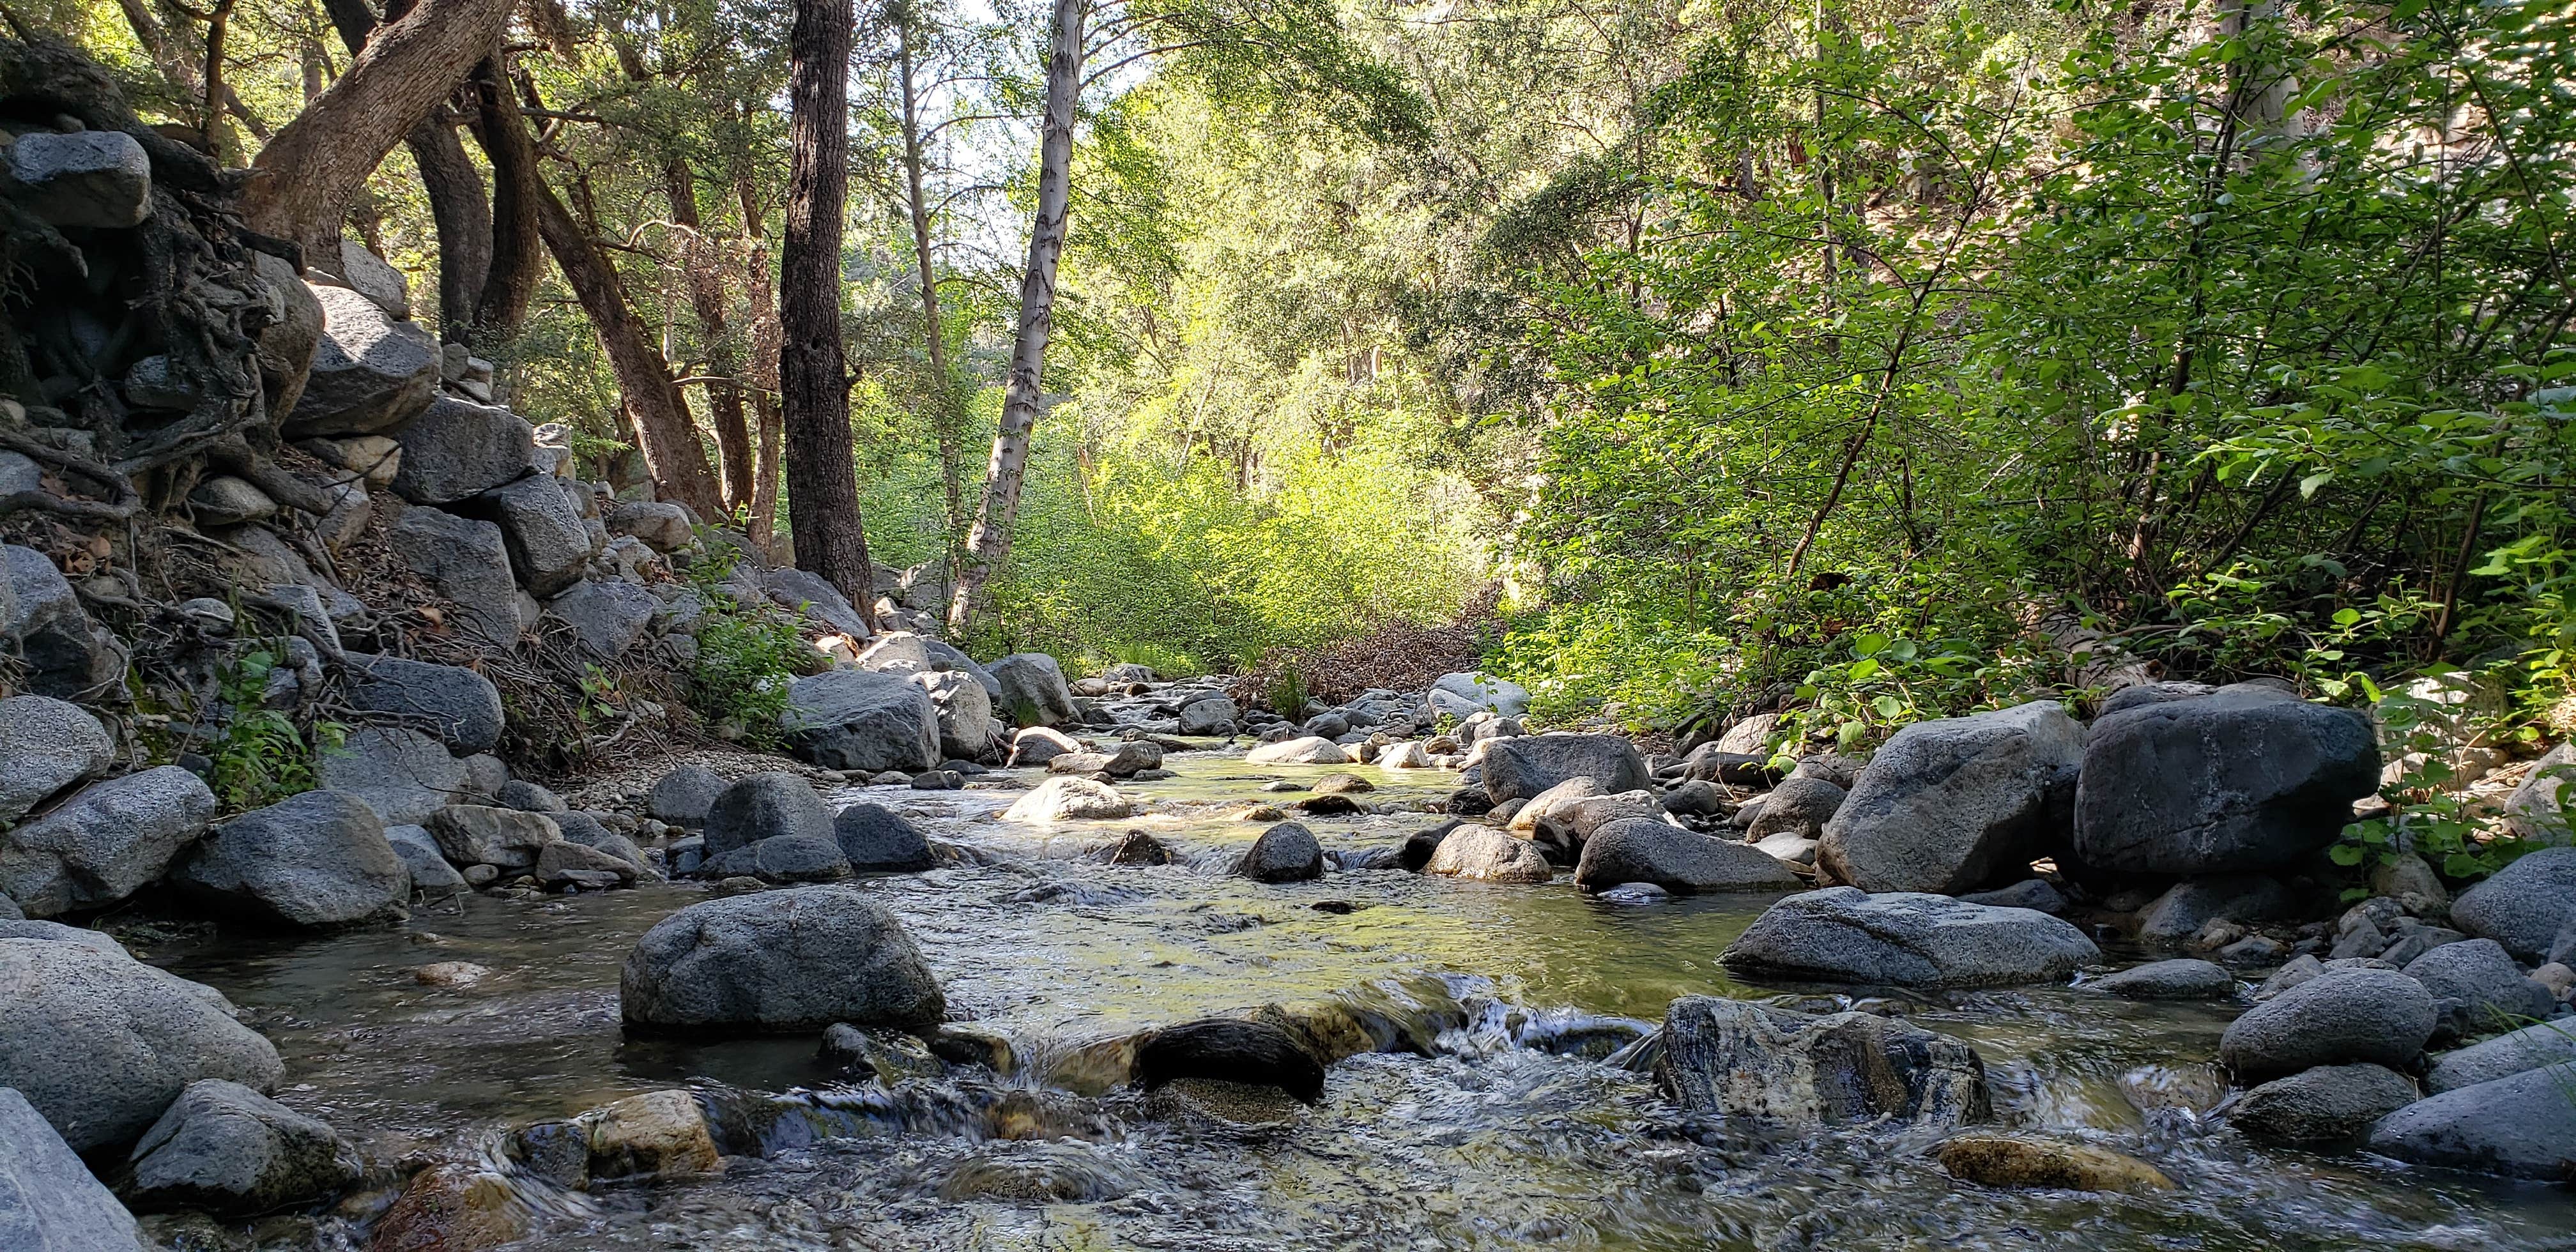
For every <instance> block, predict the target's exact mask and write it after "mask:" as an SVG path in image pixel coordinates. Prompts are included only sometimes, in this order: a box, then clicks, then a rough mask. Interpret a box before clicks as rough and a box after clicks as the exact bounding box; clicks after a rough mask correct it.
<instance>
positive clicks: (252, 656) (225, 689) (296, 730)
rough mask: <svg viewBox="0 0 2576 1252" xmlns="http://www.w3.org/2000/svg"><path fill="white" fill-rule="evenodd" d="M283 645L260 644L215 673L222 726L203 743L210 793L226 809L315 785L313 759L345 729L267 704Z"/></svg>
mask: <svg viewBox="0 0 2576 1252" xmlns="http://www.w3.org/2000/svg"><path fill="white" fill-rule="evenodd" d="M284 652H285V648H284V646H283V645H282V644H278V645H267V644H263V645H261V646H258V647H254V648H252V649H251V650H249V651H247V652H244V653H242V654H240V655H239V656H238V657H235V658H234V659H233V660H231V661H229V662H227V663H226V664H225V665H224V666H223V667H222V668H221V669H220V670H219V671H218V672H217V674H216V682H217V689H218V691H219V693H220V695H221V698H222V699H223V702H224V713H223V726H222V729H221V730H220V731H219V732H218V733H217V734H216V736H215V738H214V740H213V741H212V742H211V743H208V744H207V745H206V756H207V759H208V760H210V761H211V762H212V763H213V768H212V769H210V770H209V771H208V781H209V782H210V783H211V784H212V786H213V790H214V793H215V798H216V799H217V800H218V801H220V802H222V804H223V806H224V809H225V810H226V811H227V812H234V813H239V812H243V811H246V810H249V809H256V808H261V807H263V806H266V805H270V804H274V803H276V802H278V801H280V800H283V799H285V798H287V797H288V796H291V795H295V794H297V793H299V792H305V791H311V790H312V789H313V788H314V787H316V786H318V785H320V782H319V779H318V778H317V777H316V770H315V767H316V764H317V762H318V761H319V759H320V757H321V756H322V755H323V754H325V753H330V752H337V751H339V750H340V747H341V745H342V743H343V742H344V741H345V739H346V737H347V733H348V728H347V727H345V726H342V725H341V724H339V723H337V722H327V721H326V722H318V723H315V724H314V726H313V727H312V729H311V730H309V731H308V730H305V729H302V728H300V727H298V726H297V725H296V724H295V719H294V718H292V717H289V716H287V715H286V714H285V713H283V712H280V711H278V710H276V709H272V708H269V707H267V704H266V697H267V694H268V679H269V675H270V674H272V673H274V672H275V671H276V669H277V666H278V664H279V660H280V658H281V657H282V656H283V655H284Z"/></svg>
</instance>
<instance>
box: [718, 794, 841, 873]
mask: <svg viewBox="0 0 2576 1252" xmlns="http://www.w3.org/2000/svg"><path fill="white" fill-rule="evenodd" d="M705 827H706V829H705V832H704V833H705V835H706V839H707V859H708V860H710V861H712V860H714V859H716V858H717V857H721V856H723V855H724V854H725V853H728V852H731V851H733V850H734V849H736V848H747V847H750V846H751V845H753V844H755V843H758V842H760V841H761V840H763V839H772V838H776V837H778V836H780V835H804V836H807V837H809V838H816V839H825V840H829V839H830V838H831V837H832V810H831V809H829V808H827V807H825V806H824V804H823V798H822V797H821V796H818V795H815V794H814V788H813V787H812V786H811V785H809V784H808V783H806V781H805V780H804V779H802V778H799V777H797V776H796V775H794V774H785V773H768V774H753V775H751V776H750V777H748V778H744V779H742V780H740V781H738V782H735V783H734V784H733V785H731V786H729V787H726V788H725V789H724V790H723V791H722V792H720V793H718V794H717V796H716V798H715V802H714V803H712V804H709V805H708V806H707V815H706V821H705Z"/></svg>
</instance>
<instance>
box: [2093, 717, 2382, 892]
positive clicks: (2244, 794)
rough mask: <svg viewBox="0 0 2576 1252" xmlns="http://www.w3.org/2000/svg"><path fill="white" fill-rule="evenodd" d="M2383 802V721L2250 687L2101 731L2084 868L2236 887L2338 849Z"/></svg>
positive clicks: (2096, 737)
mask: <svg viewBox="0 0 2576 1252" xmlns="http://www.w3.org/2000/svg"><path fill="white" fill-rule="evenodd" d="M2378 789H2379V743H2378V739H2377V736H2376V733H2375V731H2374V730H2373V728H2372V725H2371V722H2370V719H2369V718H2368V717H2367V716H2365V715H2363V714H2361V713H2358V712H2355V711H2353V710H2351V709H2338V708H2332V707H2329V706H2327V705H2322V704H2310V703H2308V702H2307V701H2304V700H2301V699H2299V698H2298V697H2296V696H2293V695H2290V694H2288V693H2287V692H2283V691H2281V690H2279V689H2277V688H2273V687H2267V686H2257V685H2252V684H2243V683H2240V684H2238V685H2236V686H2232V687H2223V688H2220V689H2219V690H2218V691H2216V692H2213V693H2211V694H2209V695H2207V696H2201V697H2198V698H2193V699H2181V700H2166V701H2161V702H2156V703H2149V704H2144V705H2139V706H2135V707H2130V708H2127V709H2124V710H2123V711H2121V712H2118V713H2114V714H2111V715H2110V716H2107V717H2104V718H2102V719H2100V720H2099V721H2096V722H2095V723H2094V724H2093V729H2092V733H2091V735H2090V736H2089V737H2088V738H2087V739H2086V740H2085V745H2084V769H2083V776H2082V779H2081V781H2080V782H2079V784H2078V785H2077V787H2076V800H2075V810H2076V820H2075V856H2076V859H2077V860H2079V861H2081V862H2082V863H2084V864H2085V865H2088V866H2092V867H2095V868H2098V869H2105V870H2119V871H2125V872H2128V873H2141V874H2236V873H2247V872H2253V871H2260V870H2268V869H2273V868H2275V867H2279V866H2284V865H2289V864H2291V863H2293V862H2296V861H2299V860H2301V859H2302V858H2305V857H2308V856H2311V855H2313V854H2315V853H2316V852H2318V851H2319V850H2321V849H2323V848H2324V847H2325V846H2326V845H2328V844H2330V843H2333V842H2334V840H2335V836H2336V835H2337V834H2338V833H2339V832H2340V831H2342V829H2343V828H2344V826H2345V825H2346V824H2347V823H2349V822H2350V821H2351V820H2352V802H2353V801H2355V800H2357V799H2360V798H2361V797H2363V796H2367V795H2370V794H2371V793H2373V792H2375V791H2377V790H2378Z"/></svg>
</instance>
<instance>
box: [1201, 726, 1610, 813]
mask: <svg viewBox="0 0 2576 1252" xmlns="http://www.w3.org/2000/svg"><path fill="white" fill-rule="evenodd" d="M1247 759H1248V758H1247ZM1483 766H1484V778H1485V794H1486V796H1487V797H1489V798H1491V799H1492V800H1493V802H1494V803H1496V804H1501V803H1503V802H1504V801H1506V800H1519V799H1527V798H1529V797H1531V796H1535V795H1537V794H1538V793H1540V792H1542V791H1545V790H1547V789H1548V788H1550V787H1553V786H1555V785H1557V784H1558V783H1561V782H1564V781H1565V780H1567V779H1569V778H1589V779H1591V780H1592V781H1593V782H1595V783H1598V784H1600V786H1601V792H1602V794H1604V795H1617V794H1619V793H1620V792H1622V791H1639V790H1651V789H1652V788H1653V785H1654V780H1653V779H1652V778H1651V777H1649V776H1648V775H1647V773H1646V762H1645V759H1644V758H1642V757H1640V756H1638V755H1637V748H1636V745H1634V744H1631V743H1629V742H1628V741H1627V739H1625V738H1623V737H1621V736H1619V735H1567V734H1551V735H1524V736H1521V737H1519V738H1515V739H1497V740H1494V741H1493V746H1492V747H1490V748H1487V749H1486V750H1485V758H1484V761H1483Z"/></svg>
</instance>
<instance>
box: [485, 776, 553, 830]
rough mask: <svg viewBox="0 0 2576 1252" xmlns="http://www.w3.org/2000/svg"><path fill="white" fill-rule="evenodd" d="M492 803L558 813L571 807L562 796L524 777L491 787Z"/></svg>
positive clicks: (527, 810) (507, 807)
mask: <svg viewBox="0 0 2576 1252" xmlns="http://www.w3.org/2000/svg"><path fill="white" fill-rule="evenodd" d="M492 803H494V804H497V805H499V806H501V807H502V808H505V809H517V810H519V811H520V812H522V813H555V814H560V813H563V812H566V811H567V810H568V809H569V808H570V807H571V806H569V805H567V804H565V803H564V798H563V797H562V796H559V795H556V794H555V793H554V792H552V791H549V790H547V789H546V788H544V787H541V786H539V785H537V784H535V783H532V782H529V781H528V780H526V779H524V778H513V779H511V780H510V781H508V782H505V783H503V784H501V785H500V786H498V787H495V788H493V789H492ZM566 837H567V838H569V837H570V836H566Z"/></svg>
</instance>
